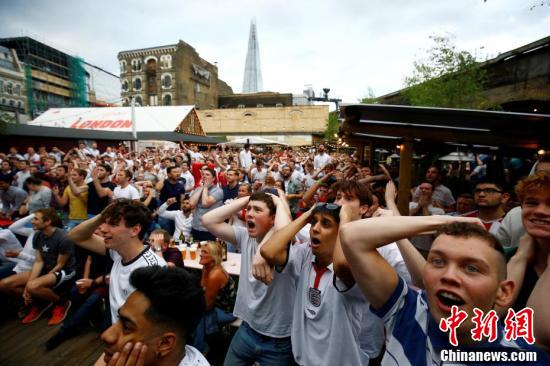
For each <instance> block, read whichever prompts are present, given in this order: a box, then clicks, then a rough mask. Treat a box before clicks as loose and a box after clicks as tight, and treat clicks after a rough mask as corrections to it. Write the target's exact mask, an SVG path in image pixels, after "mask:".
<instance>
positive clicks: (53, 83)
mask: <svg viewBox="0 0 550 366" xmlns="http://www.w3.org/2000/svg"><path fill="white" fill-rule="evenodd" d="M0 45H2V46H4V47H7V48H9V49H14V50H15V51H16V52H17V56H18V58H19V60H21V61H22V62H23V63H24V65H25V78H26V81H25V85H26V93H27V103H28V109H27V110H28V113H29V115H30V117H31V118H35V117H37V116H38V115H40V114H41V113H42V112H44V111H46V110H47V109H49V108H66V107H88V106H90V105H96V102H97V100H101V101H102V103H103V104H104V105H105V104H106V103H107V102H110V103H116V100H117V99H119V98H120V79H119V78H118V77H117V76H116V75H113V74H111V73H108V72H106V71H105V70H103V69H101V68H98V67H96V66H94V65H91V64H88V63H86V62H85V61H84V60H83V59H82V58H80V57H73V56H71V55H70V54H69V53H67V52H64V51H61V50H59V49H56V48H54V47H51V46H48V45H47V44H45V43H42V42H40V41H37V40H35V39H33V38H30V37H25V36H23V37H14V38H0ZM92 79H93V80H92ZM96 84H97V86H99V89H100V92H99V93H98V90H96ZM117 88H118V89H117Z"/></svg>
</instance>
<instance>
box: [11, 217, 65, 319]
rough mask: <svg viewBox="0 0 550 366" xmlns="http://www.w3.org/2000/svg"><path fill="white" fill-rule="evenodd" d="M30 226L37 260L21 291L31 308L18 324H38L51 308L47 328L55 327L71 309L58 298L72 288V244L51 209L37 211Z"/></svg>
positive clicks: (26, 303)
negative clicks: (35, 322) (36, 322)
mask: <svg viewBox="0 0 550 366" xmlns="http://www.w3.org/2000/svg"><path fill="white" fill-rule="evenodd" d="M32 226H33V229H34V230H37V232H36V234H35V235H34V238H33V242H32V246H33V248H34V249H35V253H36V259H35V261H34V264H33V266H32V269H31V272H30V274H29V278H28V281H27V284H26V285H25V289H24V290H23V300H24V302H25V305H31V304H32V307H31V309H30V311H29V313H28V314H27V315H26V316H25V318H23V320H21V323H23V324H28V323H31V322H34V321H36V320H38V319H39V318H40V316H41V315H42V314H43V313H44V312H45V311H46V310H47V309H48V308H49V307H50V306H51V304H54V305H55V307H54V309H53V315H52V318H51V319H50V321H49V322H48V324H49V325H56V324H59V323H61V322H62V321H63V319H65V316H66V315H67V312H68V311H69V308H70V306H71V302H70V301H69V300H66V299H64V298H62V297H61V296H60V294H61V293H63V292H65V291H67V290H68V289H70V288H71V287H72V285H73V284H74V277H75V274H76V273H75V265H76V261H75V257H74V244H73V242H72V241H71V240H69V238H67V234H66V233H65V232H64V231H63V230H61V229H60V228H59V226H61V221H60V220H59V217H58V216H57V213H56V212H55V210H54V209H53V208H43V209H40V210H37V211H36V212H35V214H34V218H33V219H32ZM44 302H45V305H44Z"/></svg>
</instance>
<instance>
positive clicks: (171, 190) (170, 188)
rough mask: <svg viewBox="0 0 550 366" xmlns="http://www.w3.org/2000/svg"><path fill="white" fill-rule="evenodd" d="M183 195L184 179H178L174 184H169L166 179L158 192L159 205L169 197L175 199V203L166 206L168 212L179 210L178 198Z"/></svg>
mask: <svg viewBox="0 0 550 366" xmlns="http://www.w3.org/2000/svg"><path fill="white" fill-rule="evenodd" d="M182 194H183V195H184V194H185V178H180V179H179V180H178V181H177V182H176V183H175V184H172V183H170V181H169V180H168V179H165V180H164V186H163V187H162V189H161V190H160V197H159V198H160V203H161V204H163V203H164V202H166V200H167V199H168V198H170V197H175V198H176V203H174V204H171V205H170V206H168V208H167V210H168V211H176V210H179V209H180V197H181V195H182Z"/></svg>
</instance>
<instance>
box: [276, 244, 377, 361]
mask: <svg viewBox="0 0 550 366" xmlns="http://www.w3.org/2000/svg"><path fill="white" fill-rule="evenodd" d="M314 261H315V256H314V255H313V253H312V252H311V250H310V249H309V244H307V243H304V244H299V245H293V246H291V247H290V250H289V253H288V262H287V264H286V266H285V267H284V269H283V273H285V272H288V273H289V274H291V275H292V276H293V277H296V279H297V280H298V287H297V294H296V299H295V301H294V307H293V322H292V337H291V339H292V353H293V354H294V358H295V360H296V362H297V363H298V364H300V365H327V366H328V365H368V363H369V357H368V356H367V355H366V353H364V352H363V351H362V350H361V348H360V346H359V344H360V342H359V334H360V330H361V325H362V323H361V318H362V317H363V308H364V307H365V305H366V304H365V298H364V296H363V294H362V293H361V290H360V289H359V286H357V285H356V284H355V285H353V286H352V287H351V288H348V289H346V288H345V285H344V284H343V283H341V282H340V281H339V280H338V278H337V277H336V276H335V273H334V270H333V268H332V264H330V265H329V266H328V267H327V268H326V271H325V272H324V273H322V272H320V273H319V274H317V272H316V270H315V269H314V266H313V262H314ZM321 273H322V274H321ZM337 287H338V288H337ZM382 340H383V335H382Z"/></svg>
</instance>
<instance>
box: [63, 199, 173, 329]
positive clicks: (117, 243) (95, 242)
mask: <svg viewBox="0 0 550 366" xmlns="http://www.w3.org/2000/svg"><path fill="white" fill-rule="evenodd" d="M151 219H152V218H151V213H150V212H149V210H147V208H146V207H145V206H144V205H143V204H142V203H140V202H136V201H134V200H124V199H121V200H117V201H114V202H113V203H111V204H110V205H109V206H107V208H105V210H103V211H102V212H101V214H100V215H97V216H95V217H93V218H91V219H88V220H86V221H84V222H83V223H81V224H80V225H78V226H77V227H75V228H74V229H73V230H71V231H70V233H69V238H70V239H72V240H73V241H74V242H75V243H76V244H77V245H79V246H81V247H83V248H85V249H87V250H89V251H91V252H94V253H97V254H101V255H108V256H110V257H111V259H112V260H113V266H112V267H111V273H110V283H109V301H110V306H111V318H112V321H113V323H114V322H116V321H117V320H118V313H117V311H118V309H119V308H120V306H121V305H122V304H123V303H124V301H125V300H126V298H127V297H128V295H129V294H130V292H131V291H132V287H131V286H130V283H129V278H130V274H131V273H132V271H133V270H135V269H136V268H140V267H148V266H153V265H161V266H165V265H166V262H165V260H164V259H163V258H160V257H159V256H157V255H155V252H154V251H153V250H152V249H151V247H149V246H146V245H144V244H143V237H144V236H145V232H146V230H147V228H148V227H149V225H150V223H151ZM97 229H99V230H100V232H101V234H102V236H99V235H96V234H94V232H95V231H96V230H97Z"/></svg>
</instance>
